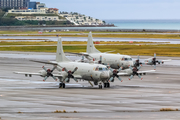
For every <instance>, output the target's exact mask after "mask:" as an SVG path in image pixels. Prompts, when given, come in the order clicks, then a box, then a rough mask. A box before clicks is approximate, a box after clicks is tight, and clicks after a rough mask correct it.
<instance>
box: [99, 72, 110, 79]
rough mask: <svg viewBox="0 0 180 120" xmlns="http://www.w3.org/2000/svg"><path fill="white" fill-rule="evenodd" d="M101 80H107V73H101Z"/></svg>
mask: <svg viewBox="0 0 180 120" xmlns="http://www.w3.org/2000/svg"><path fill="white" fill-rule="evenodd" d="M100 78H101V80H107V79H109V72H102V73H101V75H100Z"/></svg>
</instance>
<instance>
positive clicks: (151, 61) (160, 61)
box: [144, 53, 171, 70]
mask: <svg viewBox="0 0 180 120" xmlns="http://www.w3.org/2000/svg"><path fill="white" fill-rule="evenodd" d="M167 61H171V59H169V60H157V58H156V53H154V57H152V58H149V59H147V60H145V61H144V62H145V63H144V64H147V65H154V70H156V64H157V63H158V64H164V62H167Z"/></svg>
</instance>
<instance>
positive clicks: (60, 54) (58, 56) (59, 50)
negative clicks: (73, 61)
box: [56, 37, 70, 62]
mask: <svg viewBox="0 0 180 120" xmlns="http://www.w3.org/2000/svg"><path fill="white" fill-rule="evenodd" d="M68 61H70V60H69V59H68V58H66V56H65V54H64V51H63V47H62V41H61V37H59V38H58V43H57V51H56V62H68Z"/></svg>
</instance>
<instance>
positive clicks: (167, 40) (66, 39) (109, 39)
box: [0, 36, 180, 44]
mask: <svg viewBox="0 0 180 120" xmlns="http://www.w3.org/2000/svg"><path fill="white" fill-rule="evenodd" d="M0 39H19V40H5V41H10V42H12V41H32V42H34V41H45V40H46V41H47V40H49V41H57V40H58V39H57V37H47V36H0ZM20 39H22V40H20ZM27 39H30V40H27ZM31 39H34V40H31ZM36 39H37V40H36ZM39 39H42V40H39ZM43 39H44V40H43ZM0 41H4V40H0ZM62 41H87V37H62ZM93 41H121V42H122V41H126V42H129V41H134V42H160V43H164V42H169V43H170V44H180V40H179V39H156V38H96V37H94V38H93Z"/></svg>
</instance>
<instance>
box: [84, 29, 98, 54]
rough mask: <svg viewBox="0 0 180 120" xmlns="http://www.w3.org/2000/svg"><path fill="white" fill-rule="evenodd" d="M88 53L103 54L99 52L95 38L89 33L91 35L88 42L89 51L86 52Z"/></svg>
mask: <svg viewBox="0 0 180 120" xmlns="http://www.w3.org/2000/svg"><path fill="white" fill-rule="evenodd" d="M86 52H87V53H101V52H100V51H99V50H97V49H96V48H95V47H94V43H93V37H92V33H91V32H89V35H88V42H87V50H86Z"/></svg>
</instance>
